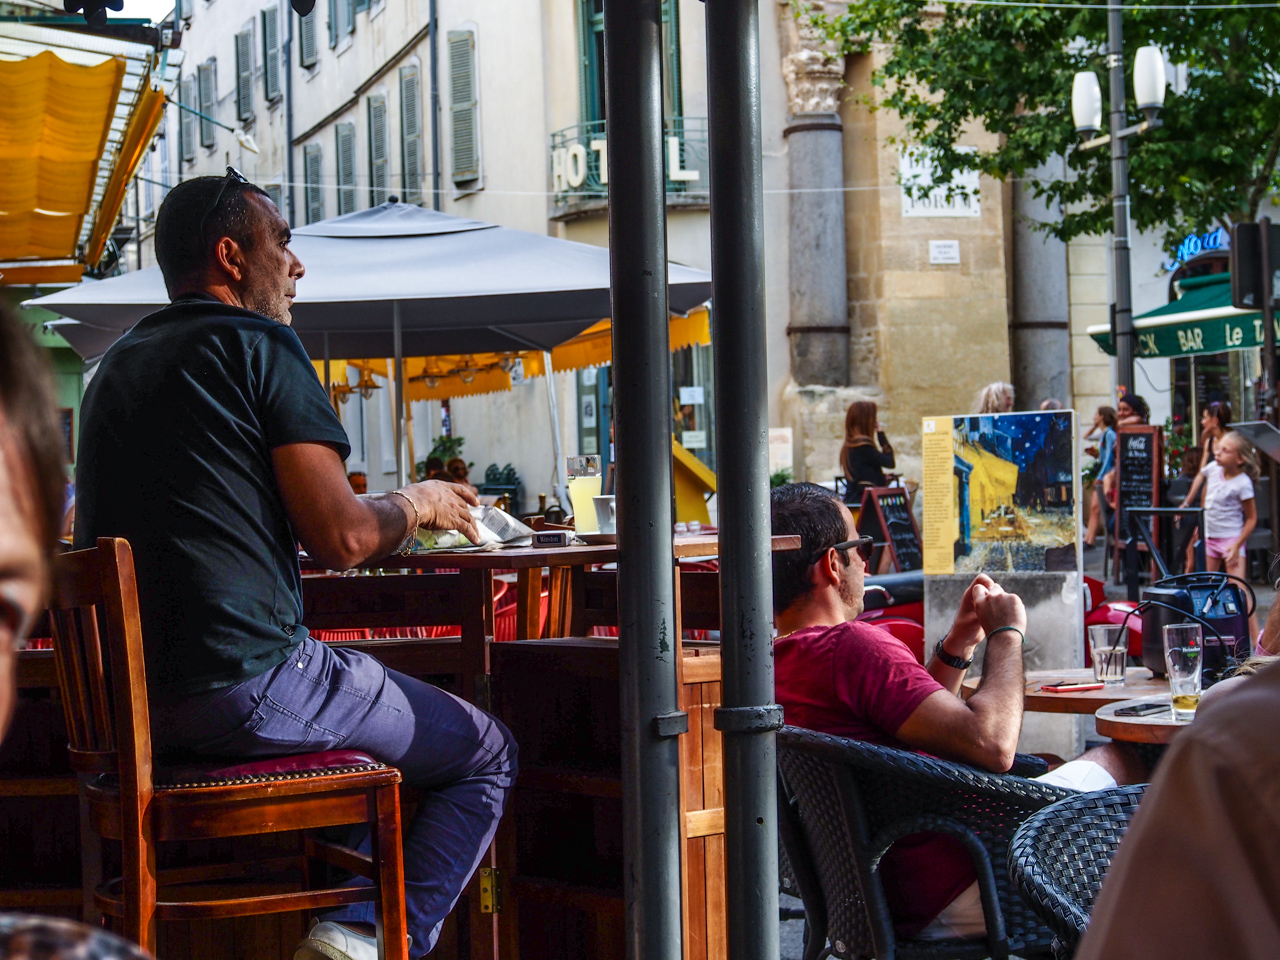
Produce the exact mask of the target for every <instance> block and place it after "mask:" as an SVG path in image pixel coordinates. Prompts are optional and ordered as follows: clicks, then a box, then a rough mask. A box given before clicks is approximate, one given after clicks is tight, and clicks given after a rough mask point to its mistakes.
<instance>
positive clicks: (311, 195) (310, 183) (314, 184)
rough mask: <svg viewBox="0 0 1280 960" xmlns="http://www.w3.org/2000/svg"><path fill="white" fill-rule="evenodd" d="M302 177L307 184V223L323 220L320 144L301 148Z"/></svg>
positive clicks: (310, 144)
mask: <svg viewBox="0 0 1280 960" xmlns="http://www.w3.org/2000/svg"><path fill="white" fill-rule="evenodd" d="M302 158H303V159H302V165H303V171H302V174H303V177H304V178H305V180H306V184H307V198H306V199H307V223H315V222H316V221H317V220H323V219H324V185H323V184H322V183H321V182H320V172H321V160H322V154H321V152H320V144H318V143H309V144H307V145H306V146H305V147H303V148H302Z"/></svg>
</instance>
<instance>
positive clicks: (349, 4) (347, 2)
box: [338, 0, 356, 34]
mask: <svg viewBox="0 0 1280 960" xmlns="http://www.w3.org/2000/svg"><path fill="white" fill-rule="evenodd" d="M338 2H339V3H340V4H341V5H342V32H343V34H348V33H355V32H356V0H338Z"/></svg>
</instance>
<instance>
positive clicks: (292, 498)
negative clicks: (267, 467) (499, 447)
mask: <svg viewBox="0 0 1280 960" xmlns="http://www.w3.org/2000/svg"><path fill="white" fill-rule="evenodd" d="M271 458H272V462H273V465H274V467H275V475H276V485H277V486H278V487H279V489H280V497H281V499H282V500H283V501H284V507H285V512H286V513H288V515H289V522H290V524H292V526H293V531H294V534H295V535H296V536H297V538H298V540H299V541H300V542H301V543H302V546H303V547H304V548H305V549H306V551H307V553H308V554H310V555H311V556H312V557H313V558H314V559H315V560H316V561H318V562H319V563H322V564H324V565H325V566H326V567H328V568H329V569H331V570H346V569H348V568H350V567H354V566H355V565H356V564H358V563H363V562H364V561H366V560H370V559H374V558H377V557H385V556H388V555H389V554H391V553H393V552H394V551H395V549H396V548H397V547H398V546H399V545H400V544H401V543H403V542H404V540H405V539H406V538H407V537H408V535H409V529H410V527H411V526H412V525H413V518H414V507H417V512H418V519H419V521H420V523H421V525H422V526H424V527H428V528H431V529H436V530H461V531H462V532H463V533H464V534H466V535H467V537H469V538H470V539H471V540H472V541H473V542H475V541H478V540H479V534H478V532H477V531H476V528H475V523H474V521H473V520H472V518H471V514H470V512H469V511H468V509H467V507H468V504H474V503H475V502H476V498H475V494H473V493H472V492H471V491H470V490H469V489H464V488H462V487H459V486H458V485H457V484H453V483H441V482H439V481H428V482H426V483H411V484H409V485H408V486H406V487H403V488H401V490H400V491H399V494H403V496H400V495H397V494H391V493H381V494H370V495H366V496H361V497H357V496H356V495H355V493H353V492H352V490H351V484H350V483H348V482H347V474H346V469H345V468H344V466H343V463H342V459H341V458H340V457H339V456H338V452H337V450H335V449H334V448H333V447H331V446H329V445H328V444H324V443H292V444H287V445H285V446H282V447H276V448H275V449H273V450H272V451H271ZM410 501H412V505H411V504H410Z"/></svg>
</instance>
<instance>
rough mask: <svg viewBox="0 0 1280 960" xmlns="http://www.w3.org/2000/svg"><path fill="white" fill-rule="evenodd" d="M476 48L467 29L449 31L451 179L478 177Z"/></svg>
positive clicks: (459, 181) (471, 34)
mask: <svg viewBox="0 0 1280 960" xmlns="http://www.w3.org/2000/svg"><path fill="white" fill-rule="evenodd" d="M476 108H477V101H476V47H475V34H474V33H472V32H471V31H470V30H451V31H449V111H450V116H451V119H452V124H451V126H452V128H453V182H454V183H465V182H466V181H468V180H475V179H477V178H478V177H479V176H480V136H479V135H480V131H479V129H478V123H477V112H478V111H477V109H476Z"/></svg>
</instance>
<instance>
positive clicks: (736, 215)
mask: <svg viewBox="0 0 1280 960" xmlns="http://www.w3.org/2000/svg"><path fill="white" fill-rule="evenodd" d="M706 17H707V64H708V70H707V102H708V104H709V106H708V132H709V140H710V169H709V179H710V186H711V276H712V287H711V289H712V303H714V304H715V336H714V337H713V339H712V344H713V346H714V351H715V377H716V462H717V463H720V464H732V465H733V471H732V474H733V479H732V481H731V482H729V483H725V484H722V485H721V487H720V492H719V495H718V496H719V507H720V524H719V526H720V611H721V614H720V620H721V626H720V631H721V633H720V636H721V648H720V651H721V657H722V659H723V681H722V684H723V685H722V692H723V697H722V702H723V704H724V705H723V706H722V707H720V708H719V709H717V710H716V712H715V726H716V729H717V730H720V731H722V732H723V733H724V811H725V854H726V877H727V880H728V890H727V893H728V897H727V900H726V904H727V908H728V928H729V929H728V932H729V956H730V957H731V958H732V960H777V957H778V808H777V766H776V759H775V752H774V751H775V743H774V731H776V730H777V729H778V728H779V727H781V726H782V708H781V707H779V706H778V705H777V704H776V703H774V696H773V649H772V647H773V638H772V630H771V628H772V625H773V583H772V571H771V562H770V556H771V554H770V536H769V534H770V522H769V402H768V396H769V390H768V375H767V371H766V369H765V358H766V355H767V350H766V346H765V309H764V194H763V181H762V172H761V164H762V161H761V147H760V144H761V135H760V23H759V17H760V6H759V4H758V3H757V2H755V0H707V12H706ZM615 356H617V354H615Z"/></svg>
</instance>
